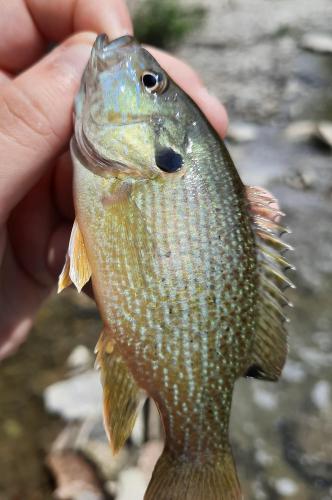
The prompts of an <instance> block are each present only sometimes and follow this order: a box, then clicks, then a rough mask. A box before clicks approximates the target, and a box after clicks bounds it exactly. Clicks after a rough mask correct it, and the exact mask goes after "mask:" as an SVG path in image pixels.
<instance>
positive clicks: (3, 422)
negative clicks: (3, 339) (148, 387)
mask: <svg viewBox="0 0 332 500" xmlns="http://www.w3.org/2000/svg"><path fill="white" fill-rule="evenodd" d="M130 8H131V10H132V12H133V15H134V19H135V27H136V34H137V37H138V38H139V40H140V41H144V42H148V43H152V44H154V45H158V46H162V47H163V48H165V49H167V50H170V51H172V52H174V53H176V54H177V55H178V56H179V57H181V58H183V59H185V60H186V61H188V62H189V63H190V64H191V65H192V66H193V67H194V68H195V69H196V70H197V71H198V72H199V73H200V75H201V76H202V78H203V79H204V81H205V83H206V85H207V86H208V88H209V89H210V90H211V92H212V93H214V94H215V95H217V96H218V97H219V98H220V99H221V100H222V101H223V102H224V103H225V105H226V107H227V110H228V113H229V116H230V127H229V133H228V137H227V143H228V146H229V149H230V151H231V154H232V156H233V159H234V160H235V164H236V165H237V167H238V169H239V171H240V173H241V175H242V178H243V180H244V181H245V183H247V184H254V185H261V186H264V187H267V188H268V189H269V190H271V191H272V192H273V193H274V194H275V195H276V196H277V197H278V198H279V200H280V204H281V207H282V210H284V211H285V212H286V213H287V220H286V223H287V224H288V225H289V226H290V227H291V228H292V230H293V235H291V236H290V237H288V242H289V243H291V244H292V245H293V246H295V247H296V252H294V253H293V254H292V255H290V256H289V258H290V260H291V261H292V262H293V263H294V264H295V265H296V267H297V273H296V275H295V276H294V280H295V282H296V285H297V290H296V291H291V292H290V293H289V297H290V299H291V300H292V301H293V302H294V304H295V308H294V309H293V310H292V311H290V314H289V315H290V317H291V323H290V326H289V333H290V354H289V357H288V361H287V364H286V367H285V370H284V373H283V376H282V379H281V381H280V382H279V383H278V384H272V383H267V382H259V381H256V380H241V381H239V383H238V384H237V387H236V391H235V396H234V405H233V412H232V423H231V441H232V445H233V449H234V454H235V457H236V462H237V465H238V472H239V476H240V481H241V484H242V487H243V491H244V494H245V498H246V499H250V500H265V499H266V500H279V499H289V500H328V499H331V498H332V371H331V366H332V298H331V297H332V230H331V226H332V224H331V221H332V30H331V26H332V2H331V0H315V2H313V1H312V0H204V1H197V0H195V1H188V0H181V1H179V0H177V1H176V0H142V1H131V2H130ZM100 329H101V323H100V320H99V317H98V313H97V311H96V308H95V306H94V304H93V302H92V301H90V300H89V299H87V298H85V297H83V296H79V295H78V294H76V293H75V292H73V291H72V290H67V291H66V292H64V293H63V294H62V295H61V296H55V295H54V296H53V297H52V298H51V299H50V300H49V301H48V303H47V304H45V306H44V308H43V309H42V310H41V312H40V314H39V316H38V318H37V321H36V324H35V326H34V329H33V332H32V334H31V335H30V337H29V340H28V341H27V342H26V344H25V345H24V346H23V347H22V348H21V349H20V351H19V352H18V354H17V355H15V356H14V357H12V358H10V359H8V360H6V361H5V362H3V363H2V365H1V367H0V436H1V437H0V499H1V500H16V499H17V500H19V499H23V498H24V499H25V500H42V499H43V500H48V499H52V498H59V499H67V498H68V499H75V500H78V499H80V500H83V499H84V500H99V499H116V500H139V499H142V495H143V492H144V490H145V488H146V485H147V482H148V480H149V475H150V474H151V470H152V467H153V465H154V462H155V460H156V458H157V456H158V455H159V453H160V451H161V446H162V445H161V441H160V428H159V423H158V417H157V416H156V412H155V410H154V408H153V407H149V406H147V405H145V407H144V410H143V411H142V413H141V415H140V418H139V420H138V424H137V426H136V427H135V430H134V433H133V437H132V438H131V440H130V441H129V443H128V445H127V446H126V447H125V449H124V450H122V451H121V452H120V454H119V455H118V456H116V457H112V455H111V452H110V450H109V447H108V444H107V442H106V437H105V434H104V431H103V427H102V422H101V403H100V392H101V391H100V385H99V377H98V373H96V372H95V371H94V370H93V363H94V355H93V349H94V346H95V344H96V341H97V337H98V335H99V332H100Z"/></svg>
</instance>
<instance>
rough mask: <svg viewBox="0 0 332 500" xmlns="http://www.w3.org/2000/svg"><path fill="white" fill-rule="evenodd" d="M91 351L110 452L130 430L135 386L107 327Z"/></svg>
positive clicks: (135, 407)
mask: <svg viewBox="0 0 332 500" xmlns="http://www.w3.org/2000/svg"><path fill="white" fill-rule="evenodd" d="M95 352H96V354H97V358H96V367H97V368H99V369H100V372H101V382H102V386H103V391H104V404H103V406H104V426H105V430H106V434H107V436H108V439H109V441H110V444H111V447H112V450H113V453H116V452H118V451H119V450H120V448H122V446H123V445H124V443H125V442H126V440H127V439H128V438H129V436H130V434H131V431H132V430H133V427H134V424H135V420H136V416H137V411H138V406H139V388H138V386H137V384H136V382H135V380H134V378H133V376H132V374H131V373H130V371H129V370H128V368H127V366H126V364H125V362H124V361H123V359H122V357H121V355H120V353H119V352H118V350H117V347H116V344H115V341H114V340H113V339H112V338H111V337H110V335H109V331H108V330H107V329H104V330H103V331H102V332H101V334H100V337H99V340H98V343H97V346H96V349H95Z"/></svg>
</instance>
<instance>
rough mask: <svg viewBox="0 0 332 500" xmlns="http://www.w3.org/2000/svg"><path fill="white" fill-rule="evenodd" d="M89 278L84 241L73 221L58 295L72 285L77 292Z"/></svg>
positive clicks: (89, 271)
mask: <svg viewBox="0 0 332 500" xmlns="http://www.w3.org/2000/svg"><path fill="white" fill-rule="evenodd" d="M90 277H91V267H90V264H89V260H88V256H87V253H86V249H85V245H84V240H83V236H82V233H81V231H80V228H79V226H78V223H77V221H76V220H75V221H74V224H73V228H72V231H71V235H70V240H69V246H68V252H67V255H66V261H65V265H64V267H63V269H62V272H61V274H60V276H59V282H58V293H60V292H61V291H62V290H63V289H64V288H66V287H67V286H70V285H71V284H72V283H73V284H74V285H75V286H76V288H77V290H78V292H80V291H81V290H82V288H83V287H84V285H85V284H86V283H87V282H88V281H89V279H90Z"/></svg>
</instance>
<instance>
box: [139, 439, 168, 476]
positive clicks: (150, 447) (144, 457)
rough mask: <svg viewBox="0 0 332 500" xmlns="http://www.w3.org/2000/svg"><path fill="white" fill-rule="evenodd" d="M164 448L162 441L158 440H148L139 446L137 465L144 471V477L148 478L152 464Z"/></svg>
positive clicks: (152, 467) (154, 463) (153, 464)
mask: <svg viewBox="0 0 332 500" xmlns="http://www.w3.org/2000/svg"><path fill="white" fill-rule="evenodd" d="M163 448H164V443H163V442H162V441H159V440H153V441H148V442H147V443H146V444H145V445H144V446H142V448H141V452H140V455H139V458H138V462H137V465H138V467H139V468H140V469H141V470H142V471H143V472H144V474H145V477H146V478H147V479H150V477H151V474H152V471H153V469H154V466H155V465H156V462H157V460H158V458H159V457H160V455H161V453H162V451H163Z"/></svg>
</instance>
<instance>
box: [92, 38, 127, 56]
mask: <svg viewBox="0 0 332 500" xmlns="http://www.w3.org/2000/svg"><path fill="white" fill-rule="evenodd" d="M136 44H137V42H136V40H135V38H134V37H133V36H131V35H123V36H120V37H119V38H115V39H114V40H110V39H109V38H108V36H107V35H106V33H101V34H100V35H98V36H97V38H96V40H95V43H94V45H93V49H94V52H95V53H96V54H97V56H98V58H100V59H102V60H105V59H108V58H109V57H111V56H114V54H115V53H116V52H117V51H118V50H119V49H123V48H125V47H128V46H130V45H136Z"/></svg>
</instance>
